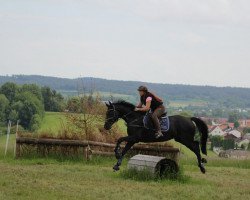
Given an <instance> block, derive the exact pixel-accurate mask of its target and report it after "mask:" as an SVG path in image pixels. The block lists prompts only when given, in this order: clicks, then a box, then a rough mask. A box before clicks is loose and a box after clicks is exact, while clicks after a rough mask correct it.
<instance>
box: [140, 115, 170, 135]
mask: <svg viewBox="0 0 250 200" xmlns="http://www.w3.org/2000/svg"><path fill="white" fill-rule="evenodd" d="M159 120H160V125H161V131H162V132H167V131H168V130H169V128H170V122H169V117H168V116H164V117H161V118H160V119H159ZM143 124H144V127H145V128H147V129H152V130H155V127H154V124H153V121H152V119H151V117H150V113H147V114H146V115H145V116H144V118H143Z"/></svg>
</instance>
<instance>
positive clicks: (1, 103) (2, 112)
mask: <svg viewBox="0 0 250 200" xmlns="http://www.w3.org/2000/svg"><path fill="white" fill-rule="evenodd" d="M8 106H9V100H8V99H7V98H6V96H5V95H4V94H0V121H2V122H3V121H6V109H7V108H8Z"/></svg>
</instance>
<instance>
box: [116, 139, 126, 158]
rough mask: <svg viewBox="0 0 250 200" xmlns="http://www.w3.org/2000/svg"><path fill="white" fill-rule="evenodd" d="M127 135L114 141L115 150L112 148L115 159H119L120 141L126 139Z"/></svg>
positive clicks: (120, 154)
mask: <svg viewBox="0 0 250 200" xmlns="http://www.w3.org/2000/svg"><path fill="white" fill-rule="evenodd" d="M128 137H129V136H126V137H121V138H119V139H118V141H117V143H116V147H115V150H114V152H115V157H116V159H119V158H120V157H121V156H122V153H121V151H120V150H121V143H122V142H124V141H126V140H127V138H128Z"/></svg>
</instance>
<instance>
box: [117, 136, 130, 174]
mask: <svg viewBox="0 0 250 200" xmlns="http://www.w3.org/2000/svg"><path fill="white" fill-rule="evenodd" d="M134 144H135V142H131V141H130V142H128V143H127V144H126V146H125V147H124V149H123V151H122V153H121V156H120V157H119V158H118V160H117V163H116V165H115V166H114V167H113V169H114V170H115V171H118V170H119V169H120V166H121V164H122V160H123V158H124V156H125V155H126V153H127V152H128V151H129V149H131V147H132V146H133V145H134Z"/></svg>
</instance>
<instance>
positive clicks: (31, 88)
mask: <svg viewBox="0 0 250 200" xmlns="http://www.w3.org/2000/svg"><path fill="white" fill-rule="evenodd" d="M20 92H30V93H32V94H33V95H35V96H36V97H37V98H38V99H39V100H40V101H43V96H42V92H41V88H40V87H39V86H38V85H36V84H24V85H22V86H21V88H20Z"/></svg>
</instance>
